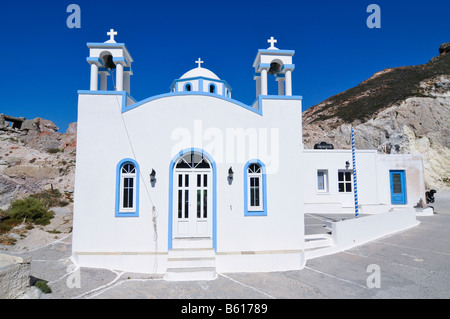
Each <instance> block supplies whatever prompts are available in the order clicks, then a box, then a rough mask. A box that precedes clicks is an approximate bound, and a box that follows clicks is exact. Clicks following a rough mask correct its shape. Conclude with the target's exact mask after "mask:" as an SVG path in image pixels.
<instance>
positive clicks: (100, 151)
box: [73, 94, 304, 272]
mask: <svg viewBox="0 0 450 319" xmlns="http://www.w3.org/2000/svg"><path fill="white" fill-rule="evenodd" d="M262 112H263V113H262V114H263V116H261V115H260V114H257V113H254V112H252V111H249V110H248V109H245V108H244V107H242V106H240V105H237V104H235V103H232V102H230V101H226V100H224V99H220V98H216V97H213V96H205V95H181V96H180V95H174V96H169V97H163V98H159V99H155V100H153V101H149V102H147V103H145V104H143V105H140V106H139V107H137V108H135V109H132V110H130V111H128V112H125V113H123V114H121V95H117V96H116V95H101V94H97V95H93V94H80V96H79V119H78V149H77V170H76V185H75V214H74V237H73V251H74V253H75V254H74V256H75V258H76V259H77V260H78V262H79V263H80V264H83V263H85V264H91V265H92V264H94V265H95V266H96V267H105V266H108V267H116V269H125V268H127V267H128V268H127V269H128V270H129V267H130V265H133V267H134V268H133V271H145V272H164V271H165V269H164V267H165V259H164V258H166V256H167V255H165V254H166V253H167V251H168V230H169V223H170V222H171V221H169V217H168V206H169V175H170V174H169V165H170V162H171V160H172V159H173V157H174V156H175V154H176V153H177V152H179V151H181V150H184V149H186V148H188V147H194V148H198V149H203V150H205V151H207V152H208V153H209V154H210V155H211V156H212V157H213V159H214V161H215V163H216V169H217V172H216V173H217V253H218V254H220V253H230V252H231V253H236V252H239V253H240V252H270V254H265V255H264V256H263V259H264V258H265V259H266V261H272V262H273V264H275V265H277V263H276V259H277V256H276V255H275V254H274V251H278V253H279V252H280V251H281V252H287V253H288V254H289V256H288V257H289V258H290V260H291V261H292V262H291V263H287V264H286V263H285V264H283V265H282V264H279V267H284V268H286V267H288V268H289V267H290V269H293V268H295V267H296V268H298V267H299V265H300V264H301V250H302V248H303V232H304V224H303V212H302V205H301V202H299V198H301V196H300V197H299V194H301V193H302V184H301V183H300V182H299V181H300V179H301V173H302V172H301V166H300V165H296V163H297V162H298V161H300V162H301V161H302V152H301V149H300V145H301V143H300V137H301V125H300V123H301V101H300V100H294V99H291V100H279V99H274V100H270V99H264V100H263V106H262ZM124 124H125V125H124ZM125 128H126V129H125ZM239 130H241V131H239ZM255 132H256V138H257V143H258V147H256V148H253V147H252V146H253V144H254V143H253V142H252V143H250V142H251V138H250V136H252V137H254V134H253V133H255ZM241 133H244V135H245V133H247V134H248V135H247V138H249V140H248V142H247V143H245V144H243V145H246V146H245V149H246V150H249V149H250V150H252V149H254V150H255V152H256V153H255V152H252V151H249V152H246V153H245V154H244V156H242V155H243V154H242V152H240V150H239V149H238V148H239V147H238V145H241V144H239V142H242V138H240V137H239V136H240V134H241ZM241 136H242V135H241ZM271 139H274V140H273V141H272V140H271ZM130 141H131V145H130ZM220 142H222V146H221V143H220ZM233 144H234V147H233ZM233 153H234V154H233ZM124 158H133V159H135V160H136V161H137V162H138V164H139V166H140V170H141V173H142V177H143V178H142V179H141V180H140V197H139V199H140V211H139V217H126V218H118V217H115V214H114V213H115V201H116V199H115V191H116V166H117V164H118V163H119V161H120V160H122V159H124ZM254 158H257V159H259V160H261V161H262V162H263V163H264V164H265V165H266V168H267V216H244V199H243V196H244V195H243V194H244V185H243V178H244V165H245V164H246V163H247V161H248V160H250V159H254ZM230 166H231V167H233V170H234V172H235V174H234V181H233V183H232V184H231V185H229V183H228V180H227V176H228V169H229V167H230ZM152 169H154V170H155V171H156V173H157V175H156V178H157V182H156V185H155V187H152V186H151V185H150V181H149V174H150V172H151V171H152ZM152 205H154V206H155V207H156V212H157V237H155V233H154V230H153V222H152ZM155 238H157V239H156V240H155ZM293 252H294V253H293ZM230 256H231V257H230ZM239 256H240V255H239V254H238V255H233V254H225V255H223V256H222V258H218V259H217V262H218V265H217V268H218V269H222V270H226V269H227V265H234V266H236V263H235V261H236V259H239V260H242V258H241V259H240V258H239ZM258 258H261V255H259V256H258ZM247 259H248V258H247ZM137 260H140V263H141V264H142V263H144V264H145V265H137V264H139V263H138V262H137ZM221 260H223V267H222V268H221V264H220V262H221ZM230 261H232V262H231V263H230ZM242 265H245V262H243V263H242V264H241V266H242ZM257 265H258V263H255V267H256V266H257ZM250 268H251V267H250ZM155 269H156V270H155Z"/></svg>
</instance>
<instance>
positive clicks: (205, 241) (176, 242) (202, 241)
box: [172, 237, 213, 249]
mask: <svg viewBox="0 0 450 319" xmlns="http://www.w3.org/2000/svg"><path fill="white" fill-rule="evenodd" d="M212 246H213V242H212V238H206V237H199V238H175V239H173V240H172V248H174V249H178V248H212Z"/></svg>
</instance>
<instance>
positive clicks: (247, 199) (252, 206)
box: [244, 159, 267, 216]
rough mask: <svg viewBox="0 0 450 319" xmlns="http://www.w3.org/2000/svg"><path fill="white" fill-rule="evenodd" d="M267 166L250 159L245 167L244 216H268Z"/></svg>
mask: <svg viewBox="0 0 450 319" xmlns="http://www.w3.org/2000/svg"><path fill="white" fill-rule="evenodd" d="M266 181H267V177H266V166H265V165H264V163H263V162H261V161H260V160H257V159H255V160H250V161H248V162H247V164H245V167H244V216H267V185H266V184H267V182H266Z"/></svg>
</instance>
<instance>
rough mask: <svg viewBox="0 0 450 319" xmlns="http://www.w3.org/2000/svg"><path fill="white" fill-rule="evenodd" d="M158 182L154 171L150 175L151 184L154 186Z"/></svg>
mask: <svg viewBox="0 0 450 319" xmlns="http://www.w3.org/2000/svg"><path fill="white" fill-rule="evenodd" d="M155 182H156V172H155V170H154V169H152V172H151V173H150V183H152V184H154V183H155Z"/></svg>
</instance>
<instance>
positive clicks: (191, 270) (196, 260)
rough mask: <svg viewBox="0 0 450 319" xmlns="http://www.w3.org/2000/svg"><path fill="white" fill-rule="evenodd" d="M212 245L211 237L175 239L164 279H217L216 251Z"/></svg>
mask: <svg viewBox="0 0 450 319" xmlns="http://www.w3.org/2000/svg"><path fill="white" fill-rule="evenodd" d="M212 245H213V243H212V239H211V238H183V239H181V238H180V239H174V240H173V241H172V249H171V250H170V251H169V255H168V259H167V271H166V274H165V276H164V279H165V280H168V281H192V280H214V279H216V278H217V273H216V267H215V266H216V252H215V251H214V248H212Z"/></svg>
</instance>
